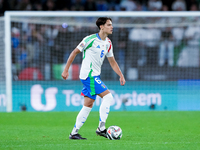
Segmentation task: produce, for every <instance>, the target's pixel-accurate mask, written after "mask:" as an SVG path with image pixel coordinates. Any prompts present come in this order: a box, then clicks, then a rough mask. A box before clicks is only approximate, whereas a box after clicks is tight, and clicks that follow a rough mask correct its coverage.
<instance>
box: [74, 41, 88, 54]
mask: <svg viewBox="0 0 200 150" xmlns="http://www.w3.org/2000/svg"><path fill="white" fill-rule="evenodd" d="M85 47H86V42H85V38H84V39H83V40H82V41H81V42H80V43H79V44H78V46H77V47H76V48H78V49H79V50H80V51H81V52H83V50H84V49H85Z"/></svg>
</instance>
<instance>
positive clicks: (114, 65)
mask: <svg viewBox="0 0 200 150" xmlns="http://www.w3.org/2000/svg"><path fill="white" fill-rule="evenodd" d="M107 58H108V61H109V63H110V66H111V67H112V69H113V70H114V71H115V72H116V73H117V74H118V75H119V77H120V78H119V81H120V84H121V85H125V83H126V80H125V78H124V75H123V74H122V72H121V70H120V68H119V65H118V64H117V62H116V60H115V57H114V56H112V57H107Z"/></svg>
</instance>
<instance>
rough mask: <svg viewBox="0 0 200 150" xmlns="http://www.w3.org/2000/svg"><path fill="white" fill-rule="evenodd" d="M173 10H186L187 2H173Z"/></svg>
mask: <svg viewBox="0 0 200 150" xmlns="http://www.w3.org/2000/svg"><path fill="white" fill-rule="evenodd" d="M172 10H174V11H186V4H185V1H184V0H175V1H174V2H173V3H172Z"/></svg>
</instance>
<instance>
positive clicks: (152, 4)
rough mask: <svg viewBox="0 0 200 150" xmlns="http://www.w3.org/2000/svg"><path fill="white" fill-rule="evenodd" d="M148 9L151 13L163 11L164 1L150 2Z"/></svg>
mask: <svg viewBox="0 0 200 150" xmlns="http://www.w3.org/2000/svg"><path fill="white" fill-rule="evenodd" d="M148 8H149V10H150V11H159V10H161V9H162V1H161V0H149V2H148Z"/></svg>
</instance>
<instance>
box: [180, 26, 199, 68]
mask: <svg viewBox="0 0 200 150" xmlns="http://www.w3.org/2000/svg"><path fill="white" fill-rule="evenodd" d="M185 37H186V39H187V45H186V46H185V47H184V48H183V50H182V51H181V53H180V57H179V60H178V63H177V64H178V66H180V67H199V39H200V28H199V26H197V25H190V26H188V27H187V29H186V31H185Z"/></svg>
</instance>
